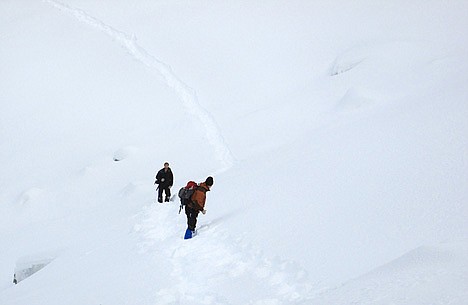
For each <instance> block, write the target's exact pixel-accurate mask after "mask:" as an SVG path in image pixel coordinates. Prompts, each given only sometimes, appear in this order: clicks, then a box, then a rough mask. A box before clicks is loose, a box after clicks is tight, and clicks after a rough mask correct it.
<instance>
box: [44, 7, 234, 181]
mask: <svg viewBox="0 0 468 305" xmlns="http://www.w3.org/2000/svg"><path fill="white" fill-rule="evenodd" d="M44 2H46V3H49V4H50V5H52V6H54V7H55V8H57V9H59V10H61V11H64V12H66V13H69V14H71V15H73V16H74V17H75V18H76V19H78V20H79V21H80V22H83V23H86V24H88V25H90V26H92V27H94V28H96V29H98V30H99V31H101V32H103V33H105V34H106V35H108V36H110V37H111V38H112V39H114V40H115V41H116V42H118V43H119V44H120V45H121V46H122V47H123V48H124V49H126V50H127V51H128V52H129V53H130V55H132V56H133V57H134V58H135V59H136V60H138V61H139V62H141V63H142V64H143V65H145V66H147V67H148V68H151V69H153V70H156V71H158V72H159V73H160V74H161V75H162V76H163V78H164V79H165V81H166V84H167V85H168V86H169V87H170V88H172V89H173V90H174V91H175V93H176V94H177V96H178V97H179V99H180V100H181V101H182V104H183V106H184V107H185V109H186V110H187V112H188V113H190V114H191V115H193V116H194V117H196V118H198V119H199V120H200V121H201V123H202V124H203V126H204V127H205V130H206V137H207V139H208V142H209V143H210V145H211V146H213V148H214V151H215V156H216V159H217V160H218V161H219V162H220V163H222V164H223V168H222V169H220V170H219V171H218V173H219V172H223V171H225V170H227V169H229V168H230V167H232V166H233V165H234V163H235V158H234V156H233V154H232V152H231V151H230V149H229V147H228V145H227V143H226V141H225V140H224V137H223V136H222V133H221V131H220V128H219V126H218V124H217V123H216V120H215V119H214V117H213V116H212V115H211V113H210V112H209V111H208V110H206V109H205V108H204V107H203V106H202V105H201V104H200V102H199V101H198V96H197V93H196V91H195V90H194V89H193V88H191V87H190V86H188V85H187V84H186V83H184V82H183V81H182V80H181V79H180V78H179V77H178V76H177V75H176V74H175V73H174V71H173V70H172V67H171V66H170V65H168V64H167V63H165V62H163V61H161V60H159V59H157V58H156V57H154V56H152V55H151V54H149V53H148V52H147V51H146V50H145V49H144V48H143V47H141V46H140V45H138V43H137V42H136V37H135V36H134V35H133V36H130V35H128V34H127V33H124V32H122V31H119V30H117V29H115V28H113V27H112V26H110V25H107V24H105V23H104V22H102V21H101V20H99V19H97V18H95V17H93V16H91V15H89V14H88V13H87V12H85V11H84V10H81V9H78V8H74V7H71V6H69V5H67V4H64V3H61V2H59V1H56V0H44Z"/></svg>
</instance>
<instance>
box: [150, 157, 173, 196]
mask: <svg viewBox="0 0 468 305" xmlns="http://www.w3.org/2000/svg"><path fill="white" fill-rule="evenodd" d="M173 183H174V175H173V174H172V170H171V168H170V167H169V163H167V162H166V163H164V168H162V169H161V170H160V171H159V172H158V173H157V174H156V181H155V182H154V184H158V202H159V203H162V202H163V200H162V192H163V190H164V192H165V193H166V198H165V200H164V201H166V202H169V200H170V199H171V187H172V184H173Z"/></svg>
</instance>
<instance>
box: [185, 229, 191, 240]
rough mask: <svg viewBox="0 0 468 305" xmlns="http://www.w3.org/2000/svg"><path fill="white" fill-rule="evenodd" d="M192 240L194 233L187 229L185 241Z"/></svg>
mask: <svg viewBox="0 0 468 305" xmlns="http://www.w3.org/2000/svg"><path fill="white" fill-rule="evenodd" d="M190 238H192V231H191V230H190V229H189V228H187V230H185V236H184V239H190Z"/></svg>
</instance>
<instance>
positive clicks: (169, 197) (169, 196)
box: [164, 187, 171, 202]
mask: <svg viewBox="0 0 468 305" xmlns="http://www.w3.org/2000/svg"><path fill="white" fill-rule="evenodd" d="M164 192H165V193H166V199H165V201H166V202H169V200H171V189H170V188H169V187H165V188H164Z"/></svg>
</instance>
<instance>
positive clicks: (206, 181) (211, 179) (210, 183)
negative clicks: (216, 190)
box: [205, 176, 213, 186]
mask: <svg viewBox="0 0 468 305" xmlns="http://www.w3.org/2000/svg"><path fill="white" fill-rule="evenodd" d="M205 184H206V185H208V186H212V185H213V177H211V176H209V177H208V178H206V180H205Z"/></svg>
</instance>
